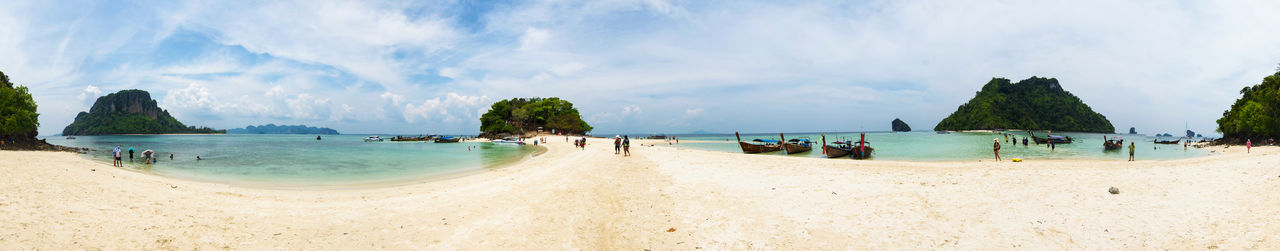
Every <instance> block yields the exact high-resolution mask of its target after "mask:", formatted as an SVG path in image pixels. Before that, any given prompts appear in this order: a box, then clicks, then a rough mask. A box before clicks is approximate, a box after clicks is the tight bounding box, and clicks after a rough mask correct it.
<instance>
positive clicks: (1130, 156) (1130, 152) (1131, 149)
mask: <svg viewBox="0 0 1280 251" xmlns="http://www.w3.org/2000/svg"><path fill="white" fill-rule="evenodd" d="M1129 161H1133V142H1129Z"/></svg>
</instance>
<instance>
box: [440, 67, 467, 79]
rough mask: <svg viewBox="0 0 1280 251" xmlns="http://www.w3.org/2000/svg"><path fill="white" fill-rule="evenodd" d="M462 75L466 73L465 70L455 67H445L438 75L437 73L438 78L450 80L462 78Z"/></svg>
mask: <svg viewBox="0 0 1280 251" xmlns="http://www.w3.org/2000/svg"><path fill="white" fill-rule="evenodd" d="M464 73H466V70H464V69H462V68H457V67H445V68H440V73H439V74H440V76H441V77H446V78H452V79H458V78H461V77H462V74H464Z"/></svg>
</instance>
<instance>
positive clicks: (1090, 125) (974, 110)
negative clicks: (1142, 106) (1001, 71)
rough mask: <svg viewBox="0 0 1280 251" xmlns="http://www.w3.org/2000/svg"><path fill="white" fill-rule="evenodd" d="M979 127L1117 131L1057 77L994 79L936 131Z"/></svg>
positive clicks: (940, 123) (935, 128)
mask: <svg viewBox="0 0 1280 251" xmlns="http://www.w3.org/2000/svg"><path fill="white" fill-rule="evenodd" d="M975 129H1027V130H1059V131H1072V132H1098V133H1114V132H1115V131H1116V129H1115V127H1114V126H1112V125H1111V121H1109V120H1107V117H1106V116H1102V114H1098V113H1097V112H1094V111H1093V109H1092V108H1089V105H1086V104H1085V103H1084V102H1083V101H1080V98H1077V97H1076V96H1075V95H1072V94H1071V93H1070V92H1067V91H1066V90H1063V89H1062V86H1061V85H1059V84H1058V80H1057V79H1053V78H1041V77H1031V78H1028V79H1026V80H1022V81H1018V83H1010V82H1009V79H1004V78H992V79H991V81H989V82H987V84H986V85H984V86H982V90H980V91H978V93H977V95H975V96H974V97H973V99H971V100H969V102H968V103H965V104H964V105H961V106H960V107H959V108H957V109H956V112H955V113H952V114H951V116H947V118H945V119H942V121H941V122H938V125H937V126H935V127H934V128H933V130H935V131H942V130H975Z"/></svg>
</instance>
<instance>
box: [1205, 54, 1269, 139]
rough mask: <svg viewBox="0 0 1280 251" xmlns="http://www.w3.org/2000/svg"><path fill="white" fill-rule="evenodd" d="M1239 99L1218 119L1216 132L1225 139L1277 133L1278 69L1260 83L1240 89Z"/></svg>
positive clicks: (1248, 137) (1259, 136)
mask: <svg viewBox="0 0 1280 251" xmlns="http://www.w3.org/2000/svg"><path fill="white" fill-rule="evenodd" d="M1240 95H1242V96H1241V97H1240V99H1237V100H1236V102H1235V104H1232V105H1231V109H1229V110H1226V111H1224V112H1222V118H1220V119H1218V130H1217V131H1218V132H1220V133H1222V137H1223V140H1226V141H1228V142H1226V143H1243V142H1244V141H1245V140H1246V139H1252V140H1253V141H1254V142H1255V143H1257V142H1258V141H1260V140H1262V139H1275V138H1276V137H1280V71H1278V72H1276V73H1274V74H1271V76H1267V77H1265V78H1263V79H1262V83H1259V84H1257V85H1254V86H1248V87H1245V88H1244V89H1241V90H1240Z"/></svg>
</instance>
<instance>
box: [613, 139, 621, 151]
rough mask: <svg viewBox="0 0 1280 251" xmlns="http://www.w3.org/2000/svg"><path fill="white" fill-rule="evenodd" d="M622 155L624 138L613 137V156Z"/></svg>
mask: <svg viewBox="0 0 1280 251" xmlns="http://www.w3.org/2000/svg"><path fill="white" fill-rule="evenodd" d="M621 153H622V138H620V137H618V136H616V135H615V136H613V154H621Z"/></svg>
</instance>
